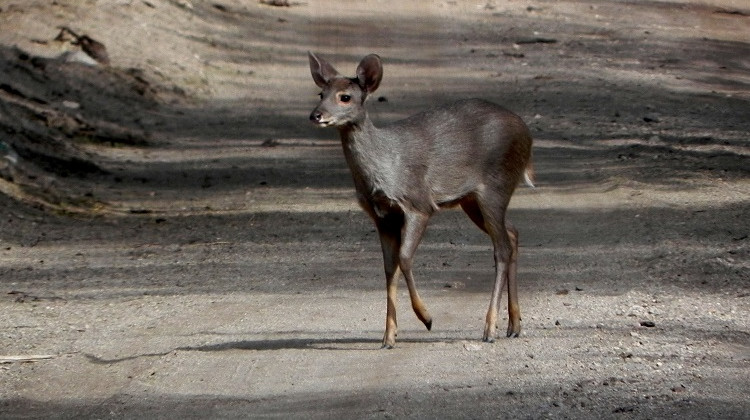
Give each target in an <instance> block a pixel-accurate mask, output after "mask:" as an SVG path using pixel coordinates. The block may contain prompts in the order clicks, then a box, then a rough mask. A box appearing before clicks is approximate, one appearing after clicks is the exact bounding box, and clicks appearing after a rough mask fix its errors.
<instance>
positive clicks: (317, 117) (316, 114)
mask: <svg viewBox="0 0 750 420" xmlns="http://www.w3.org/2000/svg"><path fill="white" fill-rule="evenodd" d="M322 118H323V114H322V113H321V112H320V111H313V112H312V114H310V121H312V122H316V123H319V122H320V120H321V119H322Z"/></svg>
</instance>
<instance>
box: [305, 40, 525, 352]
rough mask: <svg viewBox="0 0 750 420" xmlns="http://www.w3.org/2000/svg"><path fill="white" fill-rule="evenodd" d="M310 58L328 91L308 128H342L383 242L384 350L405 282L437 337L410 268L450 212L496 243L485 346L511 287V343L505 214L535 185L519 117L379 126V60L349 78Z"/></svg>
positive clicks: (482, 114) (454, 109) (445, 113)
mask: <svg viewBox="0 0 750 420" xmlns="http://www.w3.org/2000/svg"><path fill="white" fill-rule="evenodd" d="M308 58H309V61H310V71H311V74H312V78H313V81H314V82H315V84H316V85H317V86H318V87H319V88H320V89H321V92H320V95H319V96H320V102H319V103H318V105H317V106H316V107H315V108H314V109H313V111H312V112H311V113H310V121H311V122H312V123H313V124H314V125H316V126H318V127H335V128H336V129H338V132H339V135H340V137H341V144H342V146H343V151H344V157H345V160H346V163H347V165H348V166H349V169H350V171H351V174H352V178H353V180H354V187H355V190H356V196H357V201H358V202H359V204H360V206H361V207H362V208H363V209H364V211H365V212H366V213H367V214H368V215H369V217H370V218H371V219H372V220H373V222H374V224H375V228H376V230H377V233H378V236H379V239H380V245H381V249H382V253H383V265H384V269H385V279H386V318H385V333H384V335H383V345H382V348H388V349H392V348H393V347H394V346H395V343H396V336H397V332H398V325H397V321H396V300H397V299H396V297H397V285H398V281H399V279H400V276H401V274H403V276H404V278H405V280H406V286H407V288H408V290H409V298H410V300H411V306H412V309H413V311H414V313H415V314H416V316H417V318H419V320H420V321H422V323H423V324H424V326H425V327H426V328H427V330H428V331H429V330H431V329H432V317H431V316H430V313H429V312H428V310H427V307H426V306H425V304H424V302H423V301H422V299H421V298H420V296H419V293H418V292H417V288H416V283H415V280H414V274H413V272H412V264H413V260H414V254H415V252H416V250H417V247H418V245H419V243H420V241H421V239H422V236H423V234H424V233H425V230H426V228H427V225H428V221H429V220H430V217H431V216H432V215H434V214H435V213H436V212H438V211H440V210H442V209H446V208H451V207H460V208H461V209H463V211H464V212H465V213H466V214H467V215H468V216H469V219H471V221H472V222H473V223H474V224H476V225H477V226H478V227H479V229H481V230H482V231H484V232H485V233H486V234H487V235H489V237H490V239H491V241H492V245H493V250H494V260H495V282H494V286H493V289H492V295H491V299H490V304H489V308H488V309H487V314H486V316H485V323H484V333H483V335H482V340H483V341H484V342H489V343H491V342H494V341H495V337H496V329H497V318H498V312H499V307H498V305H499V299H500V297H501V294H502V293H503V290H504V289H505V287H506V286H507V290H508V328H507V332H506V335H507V337H518V336H519V334H520V332H521V311H520V307H519V303H518V285H517V281H516V273H517V261H518V230H517V229H516V228H515V227H514V226H513V225H512V224H510V223H509V222H508V220H506V211H507V208H508V204H509V202H510V199H511V195H512V194H513V192H514V191H515V189H516V187H517V186H518V185H519V184H520V183H521V181H522V180H523V181H524V182H525V183H526V184H527V185H529V186H530V187H533V186H534V185H533V176H534V171H533V165H532V162H531V152H532V151H531V146H532V137H531V133H530V132H529V129H528V127H527V126H526V124H525V123H524V122H523V120H522V119H521V117H519V116H518V115H516V114H514V113H512V112H511V111H509V110H507V109H505V108H504V107H502V106H500V105H496V104H495V103H492V102H489V101H485V100H482V99H465V100H460V101H457V102H453V103H450V104H447V105H443V106H439V107H435V108H432V109H429V110H427V111H423V112H421V113H417V114H415V115H412V116H410V117H407V118H405V119H402V120H399V121H396V122H393V123H390V124H388V125H385V126H382V127H380V128H379V127H375V125H374V124H373V123H372V121H371V120H370V117H369V116H368V113H367V109H366V108H365V102H366V101H367V99H368V98H369V97H371V96H372V94H373V93H374V92H375V90H376V89H377V88H378V86H379V85H380V82H381V80H382V78H383V65H382V61H381V59H380V57H379V56H378V55H376V54H370V55H367V56H366V57H364V58H363V59H362V60H361V61H360V63H359V65H358V66H357V69H356V75H355V76H354V77H345V76H342V75H341V74H340V73H339V72H338V71H337V70H336V69H335V68H334V67H333V66H332V65H331V64H330V63H329V62H328V61H326V60H324V59H323V58H321V57H320V56H318V55H316V54H314V53H313V52H310V51H308Z"/></svg>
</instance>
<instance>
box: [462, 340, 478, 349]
mask: <svg viewBox="0 0 750 420" xmlns="http://www.w3.org/2000/svg"><path fill="white" fill-rule="evenodd" d="M464 350H466V351H479V350H482V345H481V344H480V343H471V342H468V341H466V342H464Z"/></svg>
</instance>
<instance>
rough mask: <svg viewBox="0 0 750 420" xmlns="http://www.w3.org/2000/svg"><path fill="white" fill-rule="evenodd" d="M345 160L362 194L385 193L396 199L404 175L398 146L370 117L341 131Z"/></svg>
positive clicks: (340, 129) (342, 128)
mask: <svg viewBox="0 0 750 420" xmlns="http://www.w3.org/2000/svg"><path fill="white" fill-rule="evenodd" d="M339 133H340V135H341V144H342V146H343V148H344V156H345V157H346V162H347V163H348V164H349V169H350V170H351V172H352V175H353V177H354V183H355V187H356V188H357V191H358V192H359V193H360V194H364V195H368V196H369V195H371V194H374V193H382V194H385V195H386V196H388V197H391V198H396V197H398V196H399V195H400V191H398V185H399V178H400V174H399V173H398V170H397V169H398V168H399V167H400V166H399V159H400V153H399V149H398V144H394V143H395V142H394V141H393V139H391V137H390V136H388V135H387V132H386V131H384V130H381V129H379V128H377V127H375V126H374V125H373V123H372V121H370V119H369V117H367V116H365V118H364V119H363V120H361V121H359V122H357V123H352V124H349V125H346V126H344V127H340V128H339Z"/></svg>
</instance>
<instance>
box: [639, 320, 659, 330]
mask: <svg viewBox="0 0 750 420" xmlns="http://www.w3.org/2000/svg"><path fill="white" fill-rule="evenodd" d="M655 326H656V323H655V322H654V321H641V327H647V328H653V327H655Z"/></svg>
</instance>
